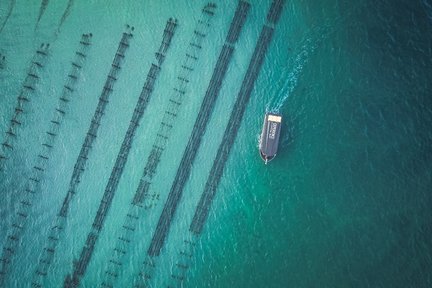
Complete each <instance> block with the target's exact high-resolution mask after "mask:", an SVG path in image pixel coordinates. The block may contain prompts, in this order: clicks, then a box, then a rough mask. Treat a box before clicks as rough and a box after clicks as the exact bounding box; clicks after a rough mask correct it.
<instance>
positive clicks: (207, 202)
mask: <svg viewBox="0 0 432 288" xmlns="http://www.w3.org/2000/svg"><path fill="white" fill-rule="evenodd" d="M283 2H284V1H283V0H274V1H273V2H272V4H271V7H270V10H269V12H268V14H267V23H266V24H265V25H264V26H263V28H262V30H261V34H260V36H259V39H258V42H257V44H256V46H255V50H254V52H253V55H252V59H251V61H250V63H249V67H248V70H247V72H246V75H245V77H244V79H243V82H242V86H241V88H240V92H239V94H238V96H237V100H236V102H235V104H234V109H233V110H232V112H231V115H230V118H229V121H228V125H227V127H226V129H225V133H224V136H223V138H222V143H221V144H220V145H219V148H218V151H217V155H216V158H215V161H214V162H213V166H212V169H211V171H210V174H209V177H208V178H207V182H206V184H205V187H204V191H203V193H202V195H201V198H200V200H199V203H198V206H197V208H196V210H195V214H194V217H193V220H192V223H191V225H190V228H189V229H190V231H191V232H192V233H194V234H200V233H201V232H202V228H203V226H204V223H205V221H206V220H207V217H208V213H209V211H210V206H211V203H212V201H213V199H214V197H215V194H216V189H217V187H218V185H219V182H220V179H221V177H222V173H223V169H224V167H225V164H226V161H227V159H228V156H229V153H230V151H231V148H232V146H233V144H234V141H235V138H236V136H237V132H238V129H239V128H240V125H241V121H242V118H243V114H244V111H245V110H246V106H247V103H248V101H249V99H250V95H251V92H252V89H253V86H254V83H255V80H256V79H257V78H258V74H259V71H260V69H261V66H262V63H263V61H264V56H265V54H266V52H267V49H268V46H269V44H270V41H271V39H272V36H273V31H274V25H275V24H276V23H277V21H278V20H279V18H280V15H281V12H282V8H283Z"/></svg>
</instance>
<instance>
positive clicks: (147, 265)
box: [139, 1, 250, 285]
mask: <svg viewBox="0 0 432 288" xmlns="http://www.w3.org/2000/svg"><path fill="white" fill-rule="evenodd" d="M249 9H250V4H249V3H247V2H245V1H239V3H238V5H237V8H236V11H235V13H234V16H233V18H232V21H231V24H230V28H229V32H228V35H227V37H226V40H225V43H224V45H223V46H222V50H221V52H220V54H219V58H218V60H217V63H216V66H215V68H214V70H213V74H212V77H211V80H210V83H209V85H208V87H207V91H206V94H205V97H204V100H203V102H202V104H201V108H200V110H199V112H198V116H197V118H196V120H195V124H194V127H193V130H192V134H191V135H190V137H189V141H188V144H187V146H186V148H185V151H184V153H183V156H182V160H181V162H180V165H179V168H178V169H177V174H176V177H175V179H174V182H173V184H172V186H171V190H170V193H169V195H168V199H167V201H166V203H165V206H164V209H163V211H162V214H161V216H160V218H159V222H158V225H157V228H156V231H155V234H154V235H153V238H152V242H151V244H150V247H149V249H148V252H147V253H148V256H147V259H146V260H145V261H144V267H143V270H142V272H140V275H139V276H140V278H141V280H142V282H141V283H140V285H146V284H148V282H149V281H150V279H151V277H152V274H153V273H154V270H155V267H156V259H155V257H156V256H158V255H159V253H160V250H161V248H162V247H163V244H164V242H165V239H166V236H167V234H168V231H169V228H170V225H171V221H172V219H173V217H174V214H175V211H176V208H177V205H178V203H179V201H180V198H181V196H182V193H183V189H184V186H185V184H186V182H187V180H188V178H189V176H190V173H191V170H192V165H193V162H194V160H195V157H196V154H197V151H198V149H199V146H200V144H201V141H202V137H203V135H204V133H205V131H206V128H207V124H208V121H209V119H210V117H211V115H212V112H213V109H214V104H215V102H216V100H217V97H218V95H219V92H220V89H221V87H222V83H223V80H224V78H225V75H226V72H227V70H228V66H229V63H230V61H231V59H232V56H233V54H234V47H235V44H236V42H237V40H238V38H239V36H240V32H241V30H242V28H243V25H244V23H245V21H246V18H247V14H248V12H249ZM192 238H193V237H192ZM192 238H191V239H188V240H184V243H183V244H184V245H183V246H184V247H182V248H180V249H179V258H180V259H179V261H178V262H177V263H176V266H175V267H174V270H173V272H172V274H171V277H170V278H171V281H174V282H176V284H178V282H182V281H183V280H184V279H185V274H186V271H187V269H188V268H189V267H190V265H191V261H192V252H193V249H192V248H193V247H194V246H195V242H194V240H193V239H192Z"/></svg>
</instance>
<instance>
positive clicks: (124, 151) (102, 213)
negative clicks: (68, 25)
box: [53, 19, 177, 287]
mask: <svg viewBox="0 0 432 288" xmlns="http://www.w3.org/2000/svg"><path fill="white" fill-rule="evenodd" d="M176 26H177V21H176V20H174V19H169V21H168V22H167V25H166V27H165V30H164V37H163V40H162V43H161V46H160V48H159V50H158V52H157V59H158V61H157V64H152V66H151V67H150V71H149V73H148V75H147V79H146V82H145V84H144V87H143V90H142V92H141V95H140V97H139V99H138V102H137V104H136V106H135V110H134V113H133V115H132V119H131V121H130V125H129V128H128V130H127V132H126V135H125V137H124V140H123V144H122V146H121V148H120V152H119V154H118V156H117V160H116V163H115V165H114V168H113V170H112V173H111V177H110V178H109V181H108V184H107V186H106V190H105V194H104V197H103V199H102V201H101V207H100V209H99V210H98V213H97V215H96V218H95V220H94V221H95V222H94V224H93V229H92V232H90V234H89V239H90V238H91V239H94V240H95V241H96V240H97V238H93V237H92V235H93V234H94V233H95V231H94V229H95V228H96V229H97V230H96V231H98V232H99V231H100V230H101V229H102V226H103V222H104V219H105V217H106V214H107V213H108V209H109V206H110V204H111V202H112V198H113V196H114V193H115V191H116V189H117V186H118V183H119V180H120V177H121V174H122V172H123V169H124V166H125V164H126V161H127V157H128V155H129V151H130V148H131V146H132V142H133V138H134V135H135V132H136V129H137V127H138V125H139V121H140V119H141V118H142V116H143V114H144V111H145V109H146V107H147V103H148V102H149V99H150V96H151V94H152V91H153V87H154V84H155V81H156V79H157V76H158V75H159V73H160V69H161V64H162V63H163V60H164V56H165V53H166V51H167V49H168V46H169V45H170V43H171V38H172V36H173V35H174V32H175V28H176ZM61 214H62V212H60V215H61ZM96 225H98V226H97V227H96ZM56 226H57V227H58V225H56ZM56 226H54V227H53V228H54V229H53V232H56V231H58V229H57V227H56ZM87 244H88V243H87ZM94 245H95V243H93V244H92V247H91V248H93V246H94ZM84 251H85V252H88V253H89V254H86V253H84ZM92 252H93V249H91V250H88V247H87V246H85V247H84V248H83V253H82V254H81V256H82V257H80V259H79V260H78V261H77V265H76V266H75V268H78V269H79V270H78V269H74V272H73V275H72V276H71V277H69V278H70V279H69V280H66V281H65V286H68V287H69V286H78V285H79V280H80V278H81V277H82V276H83V275H84V273H85V269H86V267H87V265H88V263H89V262H90V260H91V256H92Z"/></svg>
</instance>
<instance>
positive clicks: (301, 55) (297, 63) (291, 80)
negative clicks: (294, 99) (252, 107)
mask: <svg viewBox="0 0 432 288" xmlns="http://www.w3.org/2000/svg"><path fill="white" fill-rule="evenodd" d="M330 31H331V26H330V25H323V26H322V27H317V28H315V29H312V30H311V31H310V32H309V33H307V34H306V35H307V36H306V37H305V38H304V39H303V40H302V41H301V42H300V43H299V45H298V46H297V48H296V49H294V50H293V56H292V57H291V58H290V59H289V60H288V65H287V67H289V69H290V70H289V71H287V73H284V74H283V75H282V77H283V78H286V80H285V81H284V85H283V87H282V88H281V89H280V93H279V95H278V96H277V97H275V98H274V100H273V101H272V102H270V103H269V104H267V105H266V111H271V112H275V113H280V110H281V109H282V107H283V106H284V104H285V102H286V101H287V100H288V98H289V96H290V95H291V94H292V92H293V91H294V89H295V88H296V87H297V83H298V81H299V78H300V76H301V74H302V72H303V69H304V67H305V66H306V64H307V63H308V61H309V59H310V57H311V55H312V54H313V53H314V52H315V50H316V49H317V48H318V46H319V45H320V44H321V43H322V42H323V41H324V40H325V39H326V38H327V37H328V35H329V34H330Z"/></svg>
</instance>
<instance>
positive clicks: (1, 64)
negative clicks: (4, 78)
mask: <svg viewBox="0 0 432 288" xmlns="http://www.w3.org/2000/svg"><path fill="white" fill-rule="evenodd" d="M5 67H6V56H5V55H3V54H1V53H0V69H4V68H5Z"/></svg>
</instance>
